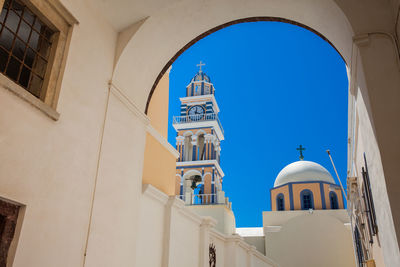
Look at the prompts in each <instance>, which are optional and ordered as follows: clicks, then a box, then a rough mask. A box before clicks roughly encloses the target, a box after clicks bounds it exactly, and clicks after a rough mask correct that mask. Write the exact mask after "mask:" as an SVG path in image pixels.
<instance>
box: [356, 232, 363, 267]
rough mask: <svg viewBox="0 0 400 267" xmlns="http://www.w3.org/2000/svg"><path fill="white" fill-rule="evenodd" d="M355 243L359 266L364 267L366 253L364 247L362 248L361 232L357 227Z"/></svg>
mask: <svg viewBox="0 0 400 267" xmlns="http://www.w3.org/2000/svg"><path fill="white" fill-rule="evenodd" d="M354 242H355V243H356V252H357V260H358V266H359V267H362V266H363V262H364V253H363V247H362V243H361V237H360V232H359V231H358V227H357V226H356V227H355V228H354Z"/></svg>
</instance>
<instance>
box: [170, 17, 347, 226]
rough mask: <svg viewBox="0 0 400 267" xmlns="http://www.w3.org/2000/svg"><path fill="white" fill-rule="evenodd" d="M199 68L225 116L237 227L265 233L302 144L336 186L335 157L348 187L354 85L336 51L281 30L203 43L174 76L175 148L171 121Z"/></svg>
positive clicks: (235, 32) (256, 30)
mask: <svg viewBox="0 0 400 267" xmlns="http://www.w3.org/2000/svg"><path fill="white" fill-rule="evenodd" d="M200 60H202V61H203V62H205V64H206V66H204V67H203V71H204V72H205V73H207V74H208V75H209V76H210V78H211V81H212V82H213V84H214V86H215V88H216V94H215V97H216V99H217V102H218V105H219V107H220V110H221V112H220V114H219V115H220V120H221V123H222V126H223V128H224V130H225V140H224V141H223V142H222V143H221V147H222V150H221V167H222V169H223V171H224V172H225V177H224V183H223V188H224V191H225V193H226V196H228V197H229V199H230V201H232V202H233V204H232V206H233V211H234V213H235V217H236V226H237V227H250V226H261V225H262V211H266V210H270V209H271V207H270V194H269V189H270V188H272V187H273V183H274V180H275V178H276V176H277V175H278V173H279V171H280V170H281V169H282V168H283V167H285V166H286V165H287V164H289V163H291V162H294V161H296V160H298V158H299V153H298V152H297V151H296V148H297V147H298V146H299V145H300V144H302V145H303V146H304V147H306V150H305V151H304V156H305V160H310V161H315V162H317V163H319V164H321V165H323V166H324V167H325V168H327V169H328V170H329V171H330V172H331V174H332V176H334V178H335V180H337V179H336V177H335V174H334V171H333V168H332V165H331V163H330V161H329V158H328V156H327V154H326V149H330V150H331V153H332V155H333V158H334V161H335V164H336V167H337V169H338V172H339V176H340V177H341V180H342V182H344V181H345V178H346V168H347V87H348V80H347V75H346V66H345V63H344V61H343V60H342V58H341V57H340V55H339V54H338V53H337V52H336V51H335V49H334V48H333V47H331V46H330V45H329V44H328V43H327V42H325V41H324V40H322V39H321V38H320V37H319V36H317V35H315V34H314V33H312V32H310V31H308V30H305V29H303V28H301V27H298V26H294V25H291V24H286V23H280V22H252V23H242V24H237V25H233V26H230V27H227V28H225V29H222V30H220V31H218V32H215V33H213V34H211V35H209V36H207V37H205V38H204V39H202V40H200V41H198V42H197V43H196V44H194V45H193V46H192V47H190V48H189V49H188V50H186V51H185V52H184V53H183V54H182V55H181V56H180V57H179V58H178V59H177V60H176V61H175V62H174V64H173V66H172V70H171V73H170V99H169V110H170V111H169V117H170V120H169V125H170V127H169V133H168V135H169V137H168V139H169V142H170V143H171V144H172V145H174V146H175V137H176V132H175V130H174V129H173V127H172V116H173V115H179V105H180V103H179V97H183V96H185V88H186V85H187V84H188V83H189V82H190V80H191V78H192V77H193V76H194V75H195V73H196V72H197V70H198V68H197V67H196V64H198V63H199V61H200ZM344 184H345V183H344Z"/></svg>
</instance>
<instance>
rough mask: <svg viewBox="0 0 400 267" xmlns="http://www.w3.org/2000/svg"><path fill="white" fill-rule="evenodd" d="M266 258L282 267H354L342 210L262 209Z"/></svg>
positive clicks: (347, 227)
mask: <svg viewBox="0 0 400 267" xmlns="http://www.w3.org/2000/svg"><path fill="white" fill-rule="evenodd" d="M263 226H264V233H265V251H266V255H267V257H270V258H271V259H273V260H274V261H276V262H278V263H279V264H280V266H282V267H309V266H326V267H336V266H342V267H355V266H356V265H355V258H354V253H353V242H352V237H351V230H350V229H351V227H350V225H349V219H348V216H347V214H346V211H345V210H314V211H313V212H312V213H311V212H309V211H270V212H263Z"/></svg>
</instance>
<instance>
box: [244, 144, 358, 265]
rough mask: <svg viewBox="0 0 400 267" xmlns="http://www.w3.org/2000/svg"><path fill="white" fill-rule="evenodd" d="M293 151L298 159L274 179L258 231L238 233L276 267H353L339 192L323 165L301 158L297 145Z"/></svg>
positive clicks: (340, 192) (348, 225)
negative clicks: (297, 155) (276, 264)
mask: <svg viewBox="0 0 400 267" xmlns="http://www.w3.org/2000/svg"><path fill="white" fill-rule="evenodd" d="M298 150H300V160H299V161H296V162H293V163H290V164H289V165H287V166H286V167H284V168H283V169H282V170H281V171H280V172H279V174H278V175H277V177H276V179H275V183H274V187H273V188H271V190H270V197H271V209H272V211H264V212H263V227H262V228H238V229H237V232H238V233H239V234H240V235H242V236H243V237H244V238H245V240H246V241H247V242H249V243H250V244H253V245H255V246H256V247H257V249H258V250H259V251H261V252H263V253H265V255H266V256H267V257H269V258H271V259H272V260H274V261H275V262H277V263H278V264H279V265H280V266H284V267H303V266H304V267H308V266H324V267H329V266H332V267H336V266H341V267H353V266H356V265H355V258H354V251H353V247H352V237H351V227H350V220H349V216H348V214H347V211H346V210H345V209H344V195H343V189H342V188H341V187H340V186H339V185H337V184H336V182H335V180H334V179H333V177H332V176H331V174H330V173H329V172H328V170H327V169H325V168H324V167H323V166H321V165H320V164H318V163H316V162H312V161H306V160H304V157H303V153H302V150H304V148H303V147H302V146H300V147H299V148H298ZM289 255H290V256H289Z"/></svg>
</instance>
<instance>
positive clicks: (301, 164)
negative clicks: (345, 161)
mask: <svg viewBox="0 0 400 267" xmlns="http://www.w3.org/2000/svg"><path fill="white" fill-rule="evenodd" d="M308 181H310V182H313V181H323V182H328V183H332V184H334V183H335V180H333V178H332V176H331V174H330V173H329V172H328V170H327V169H325V168H324V167H322V166H321V165H319V164H318V163H315V162H312V161H306V160H301V161H296V162H293V163H290V164H289V165H287V166H286V167H285V168H283V169H282V170H281V171H280V173H279V174H278V176H277V177H276V180H275V183H274V187H277V186H280V185H283V184H287V183H293V182H308Z"/></svg>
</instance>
